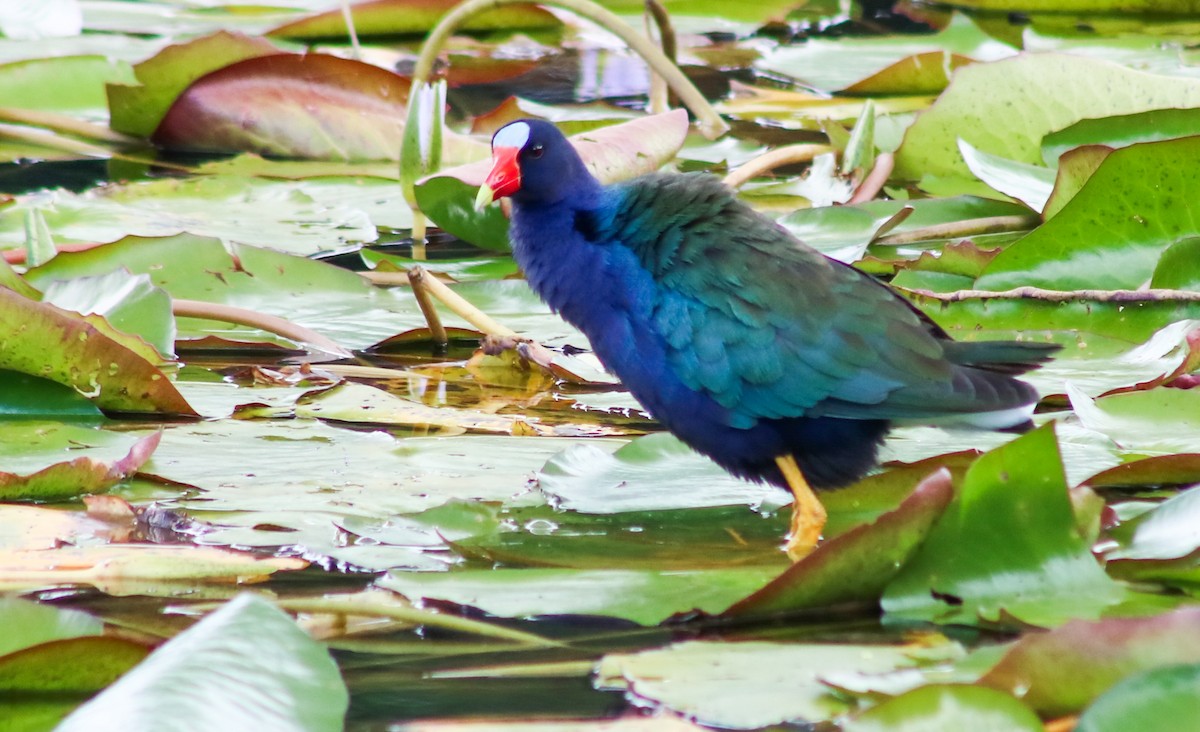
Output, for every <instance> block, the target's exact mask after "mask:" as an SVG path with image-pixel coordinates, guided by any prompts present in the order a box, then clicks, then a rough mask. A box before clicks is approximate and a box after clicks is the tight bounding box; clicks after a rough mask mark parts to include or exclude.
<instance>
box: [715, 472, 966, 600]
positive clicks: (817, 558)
mask: <svg viewBox="0 0 1200 732" xmlns="http://www.w3.org/2000/svg"><path fill="white" fill-rule="evenodd" d="M953 496H954V487H953V485H952V483H951V480H950V471H949V470H947V469H945V468H942V469H940V470H938V471H937V472H935V473H934V474H933V475H931V476H929V477H928V478H926V479H925V480H923V481H921V484H920V485H918V486H917V488H916V490H914V491H913V492H912V495H910V496H909V497H908V498H907V499H905V501H904V502H903V503H901V504H900V505H899V506H898V507H897V508H896V509H895V510H894V511H891V512H889V513H886V514H884V515H883V516H880V517H879V519H878V520H877V521H875V522H874V523H871V524H863V525H861V526H858V527H856V528H854V529H852V530H850V531H848V532H846V533H845V534H842V535H841V536H839V537H837V538H836V539H832V540H830V541H828V542H825V543H824V544H822V545H821V546H819V547H817V550H816V551H814V552H813V553H812V554H810V555H808V556H807V557H805V558H804V559H802V560H801V561H799V562H797V563H796V564H793V565H792V566H791V567H789V568H788V569H787V571H785V572H784V573H783V574H781V575H780V576H779V577H777V578H776V579H775V580H773V581H772V582H771V583H770V584H768V585H767V586H766V587H764V588H762V589H761V590H759V591H757V592H755V593H754V594H753V595H750V596H749V597H747V598H746V599H744V600H740V601H738V602H737V603H735V604H734V605H732V606H731V607H730V608H729V609H728V610H726V611H725V614H726V615H732V616H737V615H747V614H755V613H766V612H787V611H792V610H801V609H805V608H813V607H825V606H831V605H840V604H843V603H868V602H870V603H873V602H875V601H877V600H878V599H879V596H880V595H881V594H882V593H883V589H884V587H886V586H887V584H888V583H889V582H891V580H892V578H894V577H895V576H896V574H897V573H899V571H900V568H901V567H903V566H904V563H905V562H907V561H908V559H909V558H910V557H912V555H913V554H914V553H916V551H917V548H918V547H920V546H921V543H922V542H923V541H924V540H925V538H926V537H927V536H928V535H929V531H930V529H931V528H932V527H933V524H934V522H935V521H937V520H938V518H939V517H940V516H941V515H942V511H944V510H945V509H946V506H947V505H948V504H949V503H950V499H951V498H953Z"/></svg>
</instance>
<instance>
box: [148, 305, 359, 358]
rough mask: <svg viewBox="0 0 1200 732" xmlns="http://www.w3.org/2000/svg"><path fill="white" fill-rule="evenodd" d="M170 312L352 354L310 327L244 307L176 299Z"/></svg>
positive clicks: (342, 356) (183, 316) (351, 355)
mask: <svg viewBox="0 0 1200 732" xmlns="http://www.w3.org/2000/svg"><path fill="white" fill-rule="evenodd" d="M171 312H172V313H173V314H174V315H175V317H177V318H199V319H201V320H219V321H221V322H224V323H236V324H237V325H248V326H250V327H252V328H258V329H260V330H265V331H267V332H268V333H274V334H275V335H279V336H283V337H284V338H287V339H288V340H291V341H295V342H296V343H299V344H300V345H302V346H310V347H312V348H315V349H318V350H321V351H324V352H325V353H328V354H331V355H334V356H338V357H340V358H351V357H353V356H354V354H353V353H351V352H350V351H348V350H346V348H344V347H343V346H342V345H341V344H339V343H336V342H335V341H333V340H331V339H329V338H326V337H325V336H323V335H321V334H320V333H318V332H316V331H314V330H309V329H308V328H305V327H304V326H302V325H297V324H296V323H293V322H292V321H290V320H285V319H284V318H280V317H279V316H277V315H268V314H267V313H260V312H257V311H255V310H247V309H246V308H239V307H234V306H233V305H221V304H219V303H215V302H203V301H201V300H180V299H176V300H172V301H171Z"/></svg>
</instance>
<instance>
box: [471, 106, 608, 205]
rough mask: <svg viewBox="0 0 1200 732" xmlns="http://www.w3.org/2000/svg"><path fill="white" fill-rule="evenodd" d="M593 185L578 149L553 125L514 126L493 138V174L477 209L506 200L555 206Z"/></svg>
mask: <svg viewBox="0 0 1200 732" xmlns="http://www.w3.org/2000/svg"><path fill="white" fill-rule="evenodd" d="M594 184H595V179H594V178H592V175H591V173H589V172H588V170H587V167H586V166H585V165H584V164H583V160H582V159H580V157H579V153H577V152H576V151H575V148H574V146H572V145H571V143H570V142H568V141H567V138H565V137H563V134H562V133H561V132H559V131H558V128H557V127H555V126H554V125H552V124H550V123H549V122H544V121H542V120H536V119H522V120H517V121H516V122H510V123H508V124H507V125H505V126H503V127H501V128H500V129H499V130H497V131H496V134H495V135H494V136H493V137H492V172H490V173H488V176H487V178H486V179H485V180H484V183H483V185H482V186H480V187H479V195H478V196H477V197H476V198H475V209H476V210H480V209H482V208H483V207H484V206H487V205H488V204H490V203H491V202H492V201H494V200H495V199H497V198H504V197H505V196H508V197H510V198H512V199H513V201H514V202H516V203H522V204H542V205H552V204H555V203H558V202H560V201H562V200H564V199H566V198H568V197H570V196H572V195H577V194H579V193H580V192H582V191H583V190H586V189H589V188H590V187H591V186H592V185H594Z"/></svg>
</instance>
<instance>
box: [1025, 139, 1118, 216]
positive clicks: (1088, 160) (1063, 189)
mask: <svg viewBox="0 0 1200 732" xmlns="http://www.w3.org/2000/svg"><path fill="white" fill-rule="evenodd" d="M1111 152H1112V148H1110V147H1105V146H1104V145H1086V146H1084V147H1078V148H1075V149H1073V150H1068V151H1067V152H1065V153H1063V156H1062V157H1061V158H1059V159H1058V174H1057V175H1056V176H1055V179H1054V189H1053V190H1052V191H1051V192H1050V198H1049V199H1047V201H1046V206H1045V208H1043V209H1042V218H1043V219H1044V220H1046V221H1049V220H1050V219H1052V218H1054V217H1055V216H1057V215H1058V213H1059V211H1062V210H1063V209H1064V208H1066V205H1067V204H1068V203H1070V202H1071V199H1072V198H1074V197H1075V195H1076V194H1078V193H1079V191H1081V190H1083V186H1084V185H1085V184H1086V183H1087V182H1088V180H1089V179H1091V177H1092V176H1093V175H1094V174H1095V173H1096V169H1097V168H1099V167H1100V164H1101V163H1103V162H1104V159H1105V158H1107V157H1108V154H1109V153H1111Z"/></svg>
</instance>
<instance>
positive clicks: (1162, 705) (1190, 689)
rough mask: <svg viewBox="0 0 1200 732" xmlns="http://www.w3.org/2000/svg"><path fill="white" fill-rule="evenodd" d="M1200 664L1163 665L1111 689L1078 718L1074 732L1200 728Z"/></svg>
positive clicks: (1161, 731) (1158, 731)
mask: <svg viewBox="0 0 1200 732" xmlns="http://www.w3.org/2000/svg"><path fill="white" fill-rule="evenodd" d="M1198 695H1200V663H1192V664H1180V665H1169V666H1168V665H1164V666H1161V667H1159V668H1153V669H1150V670H1148V671H1143V672H1142V673H1140V674H1134V675H1132V676H1130V677H1129V678H1127V679H1124V680H1123V681H1121V682H1120V683H1118V684H1116V685H1114V686H1113V687H1112V688H1111V689H1109V690H1108V691H1107V692H1105V693H1104V695H1103V696H1101V697H1100V698H1099V699H1097V700H1096V702H1095V703H1094V704H1092V706H1090V707H1088V709H1087V710H1085V711H1084V713H1083V714H1081V715H1080V716H1079V723H1078V724H1077V725H1075V732H1124V730H1130V729H1136V730H1139V732H1176V730H1183V729H1190V728H1194V727H1197V726H1200V711H1198V710H1197V707H1196V699H1197V696H1198Z"/></svg>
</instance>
